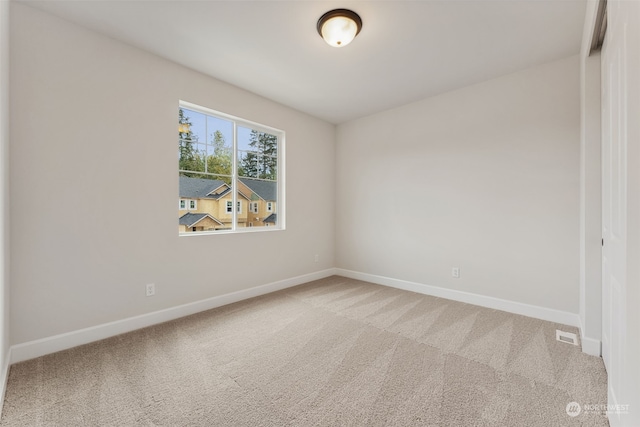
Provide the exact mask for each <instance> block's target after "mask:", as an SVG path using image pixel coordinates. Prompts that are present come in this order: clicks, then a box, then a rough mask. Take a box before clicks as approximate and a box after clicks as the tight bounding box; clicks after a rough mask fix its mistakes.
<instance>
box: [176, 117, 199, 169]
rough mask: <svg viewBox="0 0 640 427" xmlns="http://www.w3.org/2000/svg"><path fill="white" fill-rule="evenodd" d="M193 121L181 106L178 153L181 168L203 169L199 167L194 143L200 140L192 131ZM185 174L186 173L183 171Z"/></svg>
mask: <svg viewBox="0 0 640 427" xmlns="http://www.w3.org/2000/svg"><path fill="white" fill-rule="evenodd" d="M191 125H192V123H191V122H190V121H189V117H187V116H186V115H185V113H184V110H183V109H182V108H180V110H179V111H178V154H179V155H180V158H179V166H178V167H179V169H180V170H203V171H204V167H202V169H198V167H199V166H200V165H199V164H198V163H201V162H199V161H198V160H199V159H198V157H199V156H198V155H197V153H196V152H195V150H194V148H193V143H194V142H198V137H197V135H194V134H193V132H191ZM181 174H183V175H184V173H181Z"/></svg>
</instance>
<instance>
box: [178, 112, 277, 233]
mask: <svg viewBox="0 0 640 427" xmlns="http://www.w3.org/2000/svg"><path fill="white" fill-rule="evenodd" d="M283 165H284V132H283V131H280V130H277V129H274V128H271V127H268V126H264V125H260V124H257V123H252V122H249V121H247V120H243V119H239V118H237V117H232V116H229V115H226V114H223V113H219V112H216V111H213V110H210V109H208V108H204V107H200V106H197V105H194V104H189V103H186V102H180V105H179V109H178V176H179V194H178V199H179V200H180V209H181V210H185V209H188V210H197V212H198V213H184V212H181V213H180V216H179V220H178V223H179V231H180V233H187V232H188V231H189V230H191V229H192V227H193V225H192V224H193V223H194V221H200V223H198V225H199V226H198V227H197V228H198V230H203V229H204V230H213V231H210V232H209V233H219V232H220V230H224V231H225V232H238V231H245V230H246V229H247V228H248V226H247V227H245V225H246V224H249V221H250V218H249V213H254V214H257V213H258V211H259V206H260V205H259V203H266V205H267V210H268V212H269V213H270V216H269V218H270V219H269V221H270V223H269V226H271V228H275V229H284V215H283V212H282V209H281V208H280V209H279V212H278V215H277V216H276V214H275V212H276V209H275V207H276V205H278V204H279V205H280V206H283V200H284V193H283V189H284V183H283V182H282V180H281V179H280V177H281V176H282V175H283V173H282V172H283ZM244 202H246V203H247V204H248V205H247V206H248V209H244V210H243V204H244ZM185 203H186V204H185ZM234 205H235V206H236V209H235V211H234V209H233V206H234ZM251 220H252V218H251ZM200 224H202V227H201V226H200ZM252 225H253V227H252V231H259V230H260V229H262V228H263V227H265V226H266V224H265V225H264V226H262V225H261V226H257V225H256V224H252ZM215 230H217V231H215ZM199 232H200V233H202V232H201V231H199Z"/></svg>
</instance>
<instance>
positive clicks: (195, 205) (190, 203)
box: [188, 199, 198, 211]
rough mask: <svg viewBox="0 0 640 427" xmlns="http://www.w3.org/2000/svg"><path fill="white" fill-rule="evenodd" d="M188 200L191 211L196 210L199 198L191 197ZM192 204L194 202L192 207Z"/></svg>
mask: <svg viewBox="0 0 640 427" xmlns="http://www.w3.org/2000/svg"><path fill="white" fill-rule="evenodd" d="M188 202H189V210H190V211H195V210H197V209H198V201H197V200H192V199H189V201H188ZM192 204H193V207H191V205H192Z"/></svg>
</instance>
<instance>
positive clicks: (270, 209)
mask: <svg viewBox="0 0 640 427" xmlns="http://www.w3.org/2000/svg"><path fill="white" fill-rule="evenodd" d="M267 212H273V202H267Z"/></svg>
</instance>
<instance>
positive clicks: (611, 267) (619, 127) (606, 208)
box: [601, 2, 628, 404]
mask: <svg viewBox="0 0 640 427" xmlns="http://www.w3.org/2000/svg"><path fill="white" fill-rule="evenodd" d="M607 7H608V10H607V16H608V19H609V24H608V25H607V34H606V36H605V40H604V45H603V48H602V57H601V59H602V74H601V76H602V98H601V99H602V237H603V248H602V358H603V360H604V363H605V366H606V368H607V374H608V380H609V381H608V387H609V403H612V404H615V403H617V402H618V399H617V396H616V391H618V390H620V389H621V379H622V377H621V375H622V371H623V368H624V367H623V366H622V363H623V359H622V357H623V354H624V348H623V345H624V341H623V339H622V338H623V337H624V336H625V334H626V332H625V325H626V317H627V316H626V313H625V309H626V306H625V303H624V302H625V299H626V267H627V266H626V260H627V253H626V251H627V229H626V228H627V182H628V179H627V113H628V106H627V96H626V94H627V90H628V87H627V83H628V82H627V64H626V59H627V52H626V50H625V48H626V34H627V32H626V27H627V26H626V23H625V22H624V21H625V19H626V18H625V17H624V16H623V15H622V14H621V11H620V9H621V8H620V2H609V3H608V4H607Z"/></svg>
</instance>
